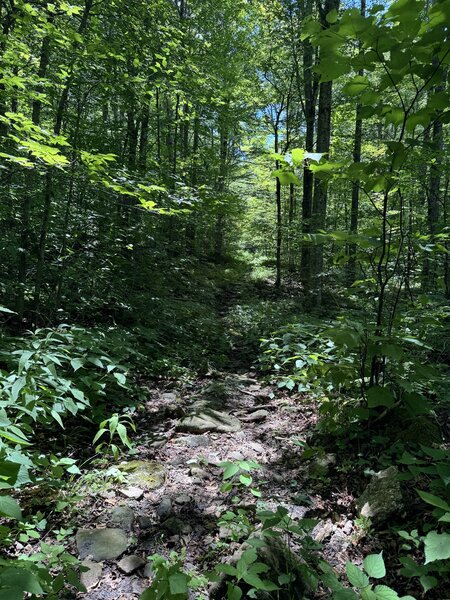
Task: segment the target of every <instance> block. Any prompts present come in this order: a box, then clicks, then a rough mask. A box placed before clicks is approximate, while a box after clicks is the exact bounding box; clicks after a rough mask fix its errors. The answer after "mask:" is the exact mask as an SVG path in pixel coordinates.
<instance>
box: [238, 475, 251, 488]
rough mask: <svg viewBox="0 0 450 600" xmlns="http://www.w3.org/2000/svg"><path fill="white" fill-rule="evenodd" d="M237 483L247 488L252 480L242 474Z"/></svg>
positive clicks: (249, 476)
mask: <svg viewBox="0 0 450 600" xmlns="http://www.w3.org/2000/svg"><path fill="white" fill-rule="evenodd" d="M239 481H240V482H241V483H242V485H246V486H247V487H248V486H249V485H251V483H252V481H253V478H252V476H251V475H245V474H244V473H242V474H241V475H239Z"/></svg>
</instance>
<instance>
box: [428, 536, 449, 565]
mask: <svg viewBox="0 0 450 600" xmlns="http://www.w3.org/2000/svg"><path fill="white" fill-rule="evenodd" d="M424 543H425V564H426V565H427V564H428V563H431V562H434V561H436V560H446V559H447V558H450V534H449V533H437V532H436V531H430V532H429V533H428V534H427V536H426V537H425V540H424Z"/></svg>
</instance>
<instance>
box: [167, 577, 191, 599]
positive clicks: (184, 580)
mask: <svg viewBox="0 0 450 600" xmlns="http://www.w3.org/2000/svg"><path fill="white" fill-rule="evenodd" d="M188 582H189V576H188V575H186V573H174V574H173V575H170V577H169V588H170V593H171V594H173V595H174V596H175V595H179V596H184V597H186V598H187V595H188Z"/></svg>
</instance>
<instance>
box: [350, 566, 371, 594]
mask: <svg viewBox="0 0 450 600" xmlns="http://www.w3.org/2000/svg"><path fill="white" fill-rule="evenodd" d="M345 571H346V573H347V577H348V580H349V582H350V583H351V584H352V585H353V586H354V587H356V588H359V589H362V588H365V587H367V586H368V585H369V578H368V577H367V575H366V574H365V573H363V572H362V571H361V569H359V568H358V567H357V566H356V565H354V564H353V563H351V562H350V561H347V562H346V563H345Z"/></svg>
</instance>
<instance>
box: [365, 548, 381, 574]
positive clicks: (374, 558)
mask: <svg viewBox="0 0 450 600" xmlns="http://www.w3.org/2000/svg"><path fill="white" fill-rule="evenodd" d="M363 565H364V570H365V571H366V573H367V575H368V576H369V577H375V579H381V578H382V577H384V576H385V575H386V567H385V566H384V560H383V553H382V552H380V554H369V556H366V558H365V559H364V562H363Z"/></svg>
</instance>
